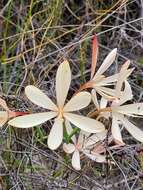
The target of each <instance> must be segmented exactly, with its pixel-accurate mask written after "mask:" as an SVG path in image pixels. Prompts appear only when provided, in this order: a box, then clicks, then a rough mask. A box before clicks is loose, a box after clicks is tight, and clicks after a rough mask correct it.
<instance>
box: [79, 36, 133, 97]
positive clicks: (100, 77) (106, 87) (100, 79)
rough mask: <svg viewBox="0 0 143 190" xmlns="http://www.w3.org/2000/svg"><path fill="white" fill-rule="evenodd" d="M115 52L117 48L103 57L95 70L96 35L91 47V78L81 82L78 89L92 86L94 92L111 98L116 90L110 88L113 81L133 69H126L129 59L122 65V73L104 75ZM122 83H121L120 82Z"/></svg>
mask: <svg viewBox="0 0 143 190" xmlns="http://www.w3.org/2000/svg"><path fill="white" fill-rule="evenodd" d="M116 54H117V48H115V49H113V50H112V51H111V52H110V53H109V54H108V55H107V56H106V58H105V59H104V61H103V63H102V64H101V66H100V67H99V69H98V70H97V71H96V65H97V56H98V42H97V38H96V36H95V37H94V39H93V47H92V64H91V78H90V81H88V82H87V83H85V84H83V85H82V86H81V87H80V90H79V91H81V90H84V89H86V88H93V89H95V92H97V93H98V94H100V95H101V96H102V97H104V98H105V99H108V100H112V99H114V98H115V97H117V96H116V95H117V94H116V90H115V89H112V88H111V86H113V85H115V83H116V82H117V81H118V79H119V78H120V77H121V75H122V74H123V75H122V79H123V80H125V78H127V77H128V76H129V75H130V74H131V73H132V71H133V69H128V67H129V64H130V61H129V60H128V61H127V62H126V63H125V64H124V65H125V66H123V67H124V69H123V68H122V69H123V71H124V73H123V72H122V71H121V72H120V73H116V74H113V75H111V76H109V77H106V76H105V74H104V73H105V72H106V71H107V70H108V69H109V67H110V66H111V65H112V64H113V62H114V61H115V58H116ZM121 84H122V83H121Z"/></svg>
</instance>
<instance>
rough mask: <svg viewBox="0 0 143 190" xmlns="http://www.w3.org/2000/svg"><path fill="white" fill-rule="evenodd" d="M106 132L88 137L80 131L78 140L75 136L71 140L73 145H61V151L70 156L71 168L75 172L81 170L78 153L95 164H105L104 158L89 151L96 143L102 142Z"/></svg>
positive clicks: (88, 135)
mask: <svg viewBox="0 0 143 190" xmlns="http://www.w3.org/2000/svg"><path fill="white" fill-rule="evenodd" d="M106 134H107V131H106V130H104V131H103V132H101V133H97V134H93V135H91V136H90V134H89V133H85V132H83V131H81V132H80V133H79V136H78V139H76V137H75V135H74V138H73V139H72V141H73V143H69V144H66V143H64V144H63V150H64V151H65V152H66V153H68V154H73V155H72V166H73V168H74V169H76V170H80V169H81V164H80V153H83V154H85V155H86V156H87V157H88V158H90V159H91V160H94V161H96V162H105V161H106V157H105V156H104V155H101V154H99V153H96V152H91V149H92V148H93V147H94V146H95V145H96V143H97V142H99V141H102V140H104V139H105V138H106Z"/></svg>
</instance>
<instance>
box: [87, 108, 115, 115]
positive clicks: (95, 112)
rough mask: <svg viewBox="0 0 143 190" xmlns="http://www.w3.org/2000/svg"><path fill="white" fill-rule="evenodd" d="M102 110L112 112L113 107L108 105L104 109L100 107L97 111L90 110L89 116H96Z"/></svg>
mask: <svg viewBox="0 0 143 190" xmlns="http://www.w3.org/2000/svg"><path fill="white" fill-rule="evenodd" d="M101 112H112V109H111V107H107V108H102V109H99V110H97V111H93V112H90V113H88V115H87V116H88V117H95V116H97V115H99V114H100V113H101Z"/></svg>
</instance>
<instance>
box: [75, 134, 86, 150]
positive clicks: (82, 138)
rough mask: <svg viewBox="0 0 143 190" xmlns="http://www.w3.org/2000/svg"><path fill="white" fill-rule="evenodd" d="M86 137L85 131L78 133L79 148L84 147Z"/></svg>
mask: <svg viewBox="0 0 143 190" xmlns="http://www.w3.org/2000/svg"><path fill="white" fill-rule="evenodd" d="M84 138H85V133H84V132H83V131H80V133H79V135H78V141H77V144H78V147H79V149H81V148H82V145H83V142H84Z"/></svg>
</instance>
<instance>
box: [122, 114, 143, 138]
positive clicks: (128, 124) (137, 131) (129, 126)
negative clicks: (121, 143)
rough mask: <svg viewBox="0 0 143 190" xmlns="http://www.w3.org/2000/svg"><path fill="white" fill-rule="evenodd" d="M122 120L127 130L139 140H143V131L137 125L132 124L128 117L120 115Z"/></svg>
mask: <svg viewBox="0 0 143 190" xmlns="http://www.w3.org/2000/svg"><path fill="white" fill-rule="evenodd" d="M120 120H121V121H122V123H123V125H124V127H125V128H126V130H127V131H128V132H129V133H130V134H131V135H132V136H133V137H134V138H135V139H137V140H138V141H140V142H143V131H142V130H141V129H139V128H138V127H136V126H135V125H134V124H132V123H131V122H130V121H128V119H126V118H125V117H120Z"/></svg>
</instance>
